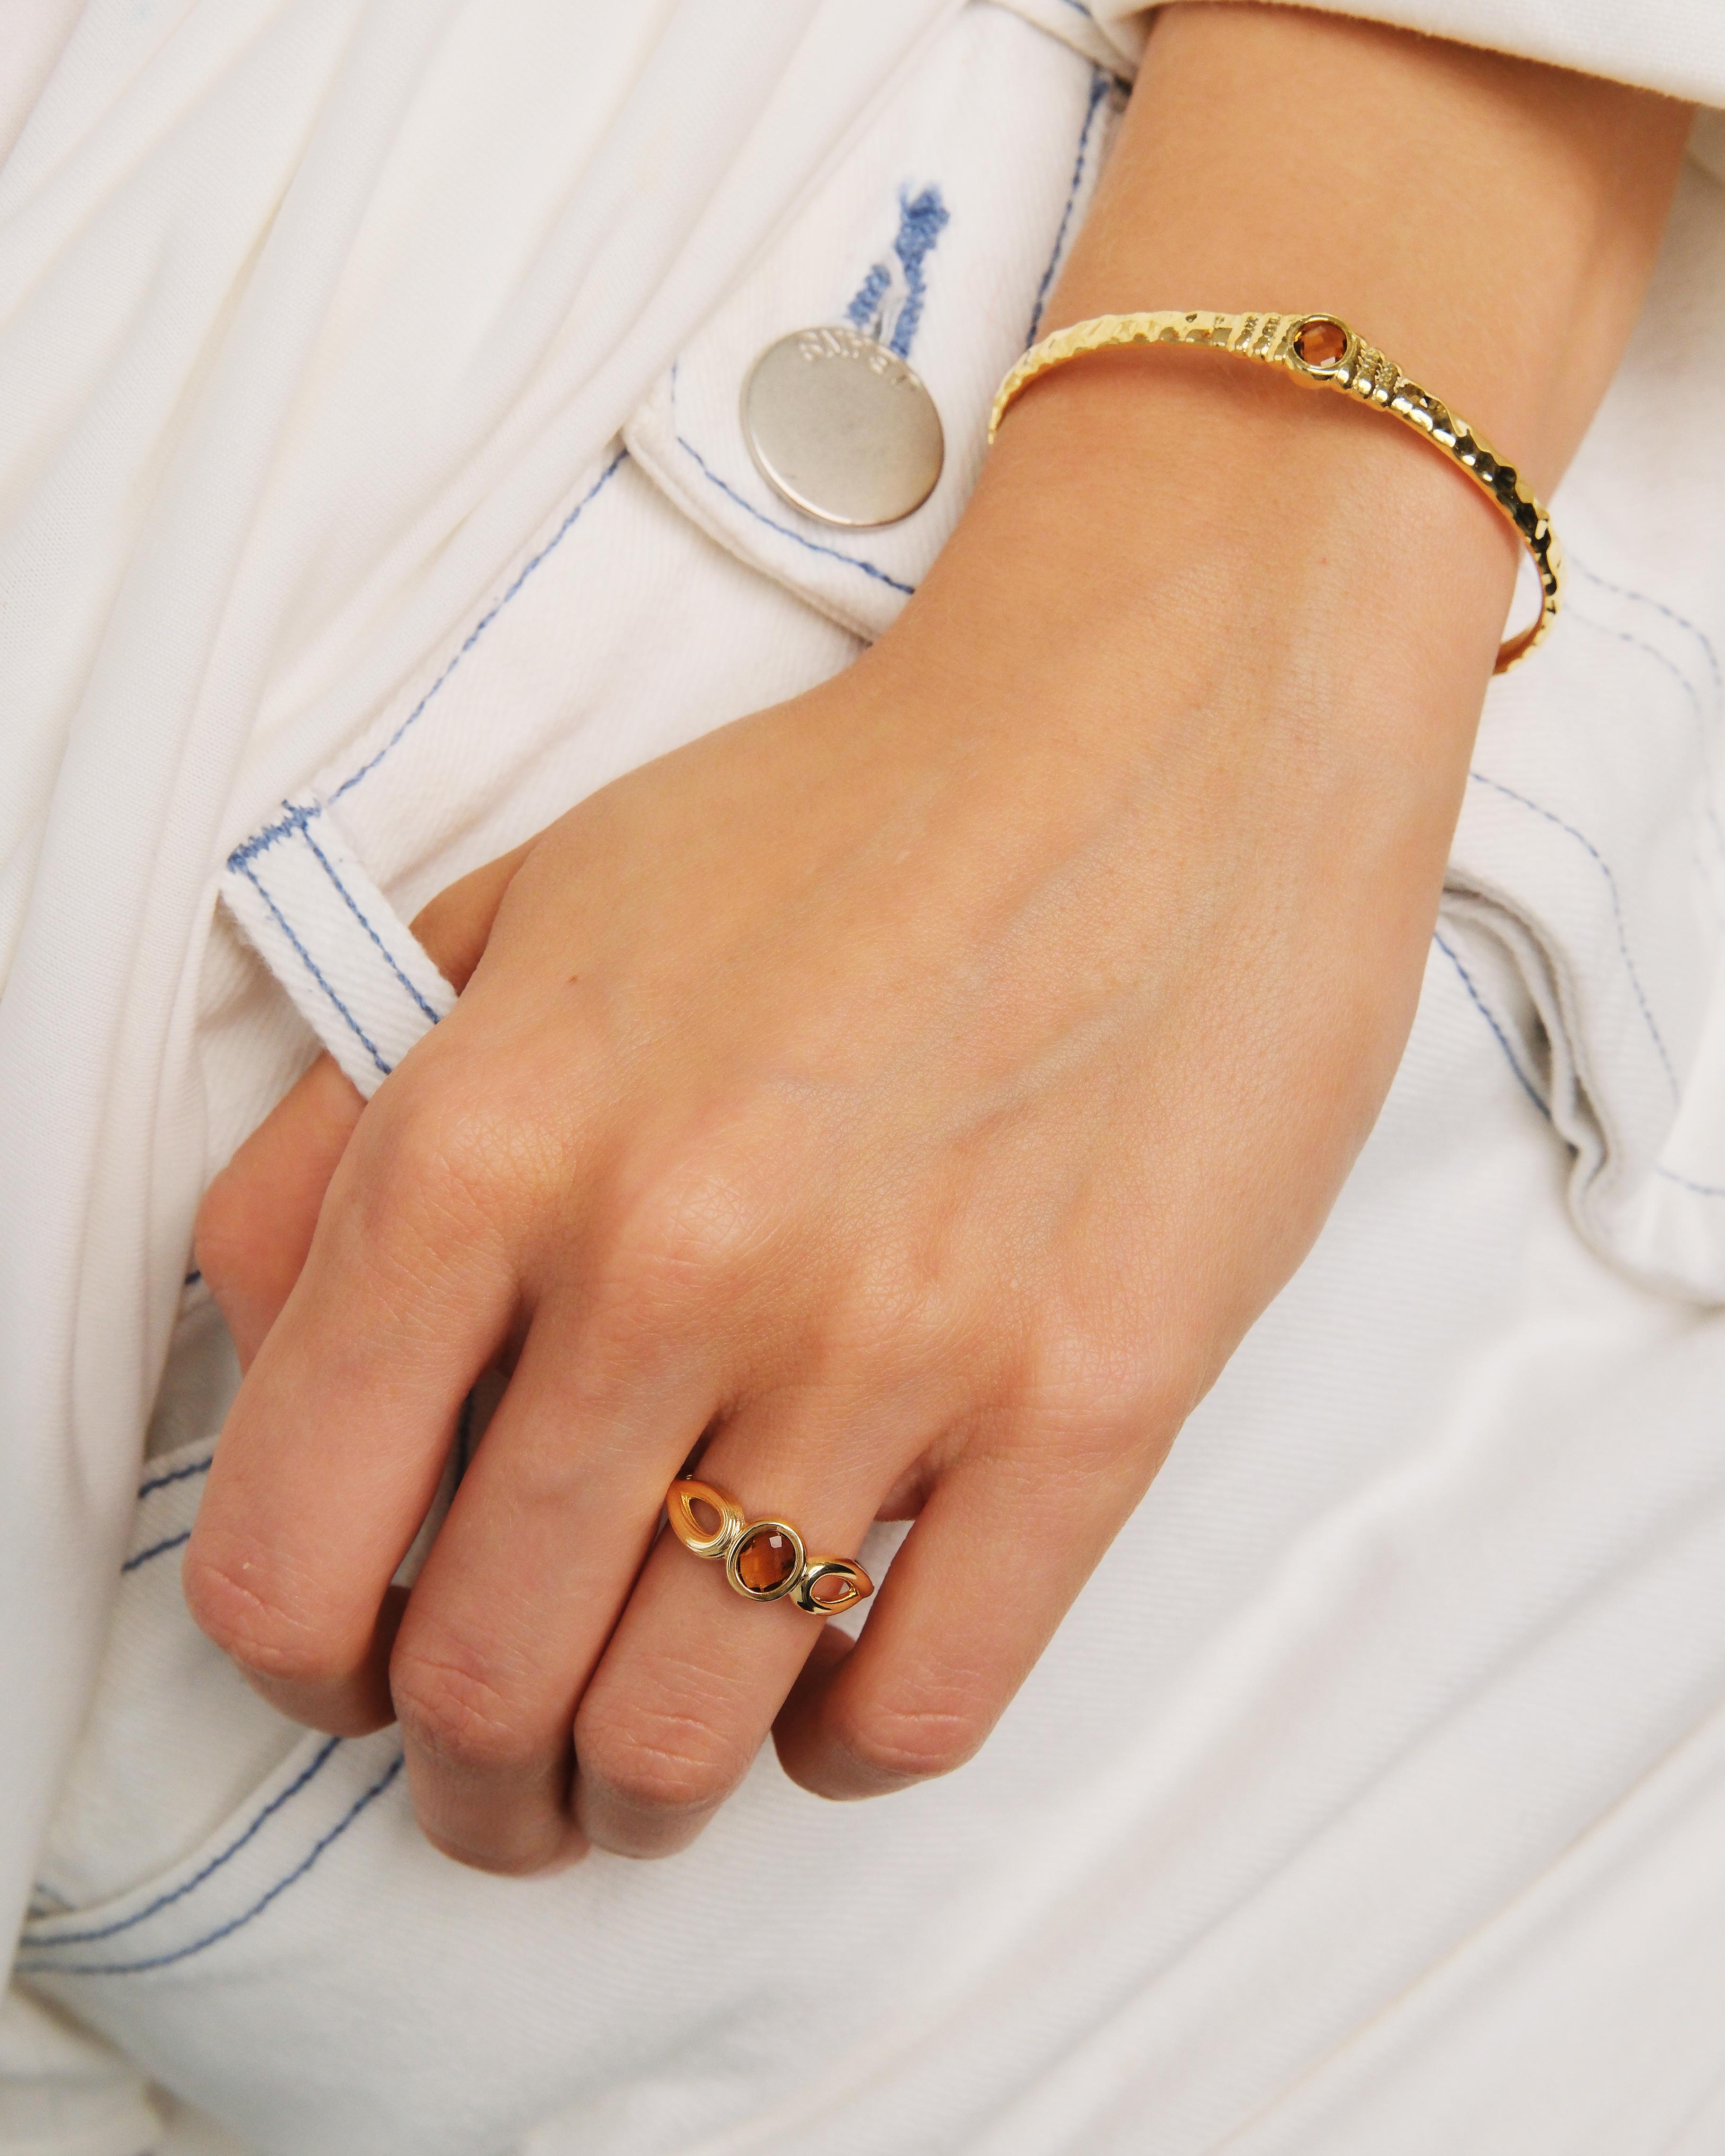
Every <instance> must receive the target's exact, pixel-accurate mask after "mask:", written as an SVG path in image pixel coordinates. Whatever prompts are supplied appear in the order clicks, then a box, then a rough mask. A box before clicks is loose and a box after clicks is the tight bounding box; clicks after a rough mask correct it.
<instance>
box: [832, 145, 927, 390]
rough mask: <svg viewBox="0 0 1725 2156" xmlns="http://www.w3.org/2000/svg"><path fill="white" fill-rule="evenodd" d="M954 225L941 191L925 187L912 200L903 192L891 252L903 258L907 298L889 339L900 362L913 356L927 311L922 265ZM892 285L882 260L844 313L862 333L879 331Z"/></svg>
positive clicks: (874, 333)
mask: <svg viewBox="0 0 1725 2156" xmlns="http://www.w3.org/2000/svg"><path fill="white" fill-rule="evenodd" d="M951 222H952V212H951V211H950V210H948V208H947V205H946V203H944V202H943V201H942V199H941V191H940V189H939V188H938V187H924V189H923V190H922V193H921V194H920V195H918V196H916V198H915V199H914V200H912V198H911V191H910V189H909V187H901V188H900V189H899V191H898V232H897V234H896V237H895V238H894V239H893V243H892V251H893V253H894V254H896V256H897V257H898V260H899V266H900V268H901V269H902V270H903V271H904V276H905V297H904V302H903V305H901V307H900V309H899V311H898V319H897V321H896V322H895V323H894V324H893V328H892V335H891V337H890V338H889V339H888V340H887V346H888V349H889V350H890V351H891V352H896V353H897V355H898V357H900V358H901V359H908V358H909V357H910V356H911V339H912V338H913V337H914V336H916V327H917V325H918V323H920V322H921V321H922V310H923V307H924V305H926V304H927V299H928V280H927V276H926V275H925V274H924V271H923V267H922V265H923V264H924V263H925V262H926V261H927V259H928V257H929V255H930V254H932V252H933V250H934V247H935V244H936V243H937V240H938V239H940V236H941V234H942V232H944V231H945V229H946V228H947V225H948V224H950V223H951ZM891 284H892V272H891V269H890V268H889V267H888V266H887V264H886V263H884V262H877V263H876V264H875V266H874V268H873V269H870V272H869V274H868V275H867V276H866V277H865V278H864V280H863V281H862V283H861V284H860V285H859V286H858V288H857V291H856V295H855V298H854V299H853V300H851V302H850V305H849V306H848V307H847V308H846V309H845V316H846V319H847V320H848V321H850V322H851V323H852V324H853V325H854V326H855V327H856V328H857V329H860V330H862V331H865V332H866V333H867V334H868V335H870V336H877V335H878V334H879V331H880V321H879V310H880V302H881V300H884V299H885V298H886V294H887V291H888V290H889V289H890V288H891Z"/></svg>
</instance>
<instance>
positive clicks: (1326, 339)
mask: <svg viewBox="0 0 1725 2156" xmlns="http://www.w3.org/2000/svg"><path fill="white" fill-rule="evenodd" d="M1347 349H1348V332H1347V331H1346V330H1344V329H1343V326H1342V325H1341V323H1340V322H1331V321H1322V320H1319V321H1312V322H1307V325H1306V326H1305V328H1304V329H1303V330H1301V332H1300V334H1299V335H1298V336H1296V338H1295V339H1294V350H1295V351H1296V352H1297V353H1298V354H1299V355H1300V357H1301V359H1303V360H1304V361H1305V362H1306V364H1307V366H1308V367H1333V366H1334V365H1335V363H1336V362H1337V360H1338V359H1340V358H1341V357H1342V355H1343V352H1346V351H1347Z"/></svg>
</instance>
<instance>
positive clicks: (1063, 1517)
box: [773, 1435, 1167, 1798]
mask: <svg viewBox="0 0 1725 2156" xmlns="http://www.w3.org/2000/svg"><path fill="white" fill-rule="evenodd" d="M1166 1449H1167V1448H1166V1444H1165V1442H1162V1441H1159V1440H1158V1441H1157V1442H1156V1443H1154V1444H1153V1445H1146V1444H1145V1442H1144V1441H1143V1440H1142V1435H1138V1436H1137V1437H1136V1438H1135V1439H1134V1440H1127V1441H1124V1442H1122V1444H1121V1445H1118V1446H1104V1447H1103V1448H1101V1450H1102V1453H1103V1455H1104V1457H1103V1461H1102V1463H1101V1465H1099V1466H1097V1467H1096V1471H1093V1472H1086V1471H1084V1470H1083V1467H1082V1465H1080V1466H1078V1468H1077V1469H1076V1471H1075V1469H1074V1468H1073V1466H1071V1465H1070V1463H1069V1464H1067V1465H1065V1466H1062V1467H1061V1469H1060V1471H1058V1472H1055V1471H1050V1466H1049V1464H1048V1462H1047V1460H1046V1458H1045V1456H1044V1455H1042V1454H1041V1453H1040V1452H1039V1451H1037V1450H1031V1449H1027V1448H1023V1447H1014V1448H1010V1449H1008V1450H1004V1452H997V1453H983V1452H970V1453H967V1454H966V1455H964V1456H963V1458H962V1459H961V1460H959V1461H958V1462H957V1464H956V1465H955V1466H953V1467H952V1469H950V1470H949V1471H948V1472H947V1474H946V1476H944V1477H943V1478H942V1481H941V1482H940V1483H939V1485H938V1486H937V1488H936V1490H935V1491H934V1492H933V1494H932V1496H931V1497H930V1498H929V1500H928V1501H927V1504H926V1505H925V1506H924V1507H923V1509H922V1512H921V1514H920V1515H919V1517H918V1518H917V1521H916V1525H915V1526H914V1527H912V1528H911V1532H910V1534H909V1535H908V1536H907V1537H906V1540H905V1543H904V1544H903V1546H902V1548H901V1549H900V1551H899V1553H898V1555H897V1556H896V1558H894V1560H893V1565H892V1569H891V1572H890V1573H888V1575H887V1578H886V1583H885V1584H884V1585H883V1587H882V1588H881V1589H880V1594H879V1596H878V1598H877V1599H876V1600H875V1603H874V1604H872V1605H871V1607H870V1614H869V1620H868V1623H867V1624H866V1625H865V1627H864V1629H863V1632H862V1635H861V1638H860V1640H859V1641H858V1642H857V1645H856V1647H855V1650H854V1651H852V1652H851V1653H850V1654H847V1655H843V1656H842V1657H841V1658H839V1659H837V1660H835V1661H834V1664H833V1665H832V1666H831V1667H830V1668H829V1669H828V1670H825V1671H822V1672H821V1673H820V1675H819V1676H815V1677H812V1678H811V1680H810V1681H809V1683H808V1684H806V1685H804V1686H801V1687H799V1688H798V1692H797V1693H796V1695H795V1696H794V1697H793V1698H792V1699H791V1700H790V1701H789V1702H788V1704H787V1707H786V1710H785V1712H784V1713H783V1715H782V1716H781V1717H779V1719H778V1722H777V1724H776V1725H775V1727H774V1730H773V1740H774V1743H775V1745H776V1747H777V1749H778V1758H779V1763H780V1764H781V1765H782V1766H783V1768H784V1770H785V1772H786V1773H787V1774H788V1775H789V1776H790V1778H791V1779H792V1780H793V1781H794V1782H797V1783H799V1784H801V1785H802V1787H803V1788H804V1789H809V1790H811V1791H813V1792H814V1794H816V1795H817V1796H824V1797H832V1798H855V1797H870V1796H879V1795H883V1794H886V1793H888V1792H890V1791H891V1790H895V1789H906V1788H908V1787H910V1786H911V1785H912V1784H916V1783H918V1782H922V1781H927V1780H928V1779H931V1778H932V1777H933V1776H935V1775H938V1774H950V1773H952V1771H953V1769H954V1768H958V1767H961V1766H963V1764H964V1763H965V1762H966V1761H967V1760H968V1759H969V1758H972V1757H973V1755H974V1754H975V1753H976V1752H977V1751H978V1748H980V1747H981V1745H982V1743H983V1740H984V1739H985V1738H987V1736H988V1732H989V1731H990V1730H991V1729H993V1727H994V1724H995V1722H997V1721H998V1720H999V1717H1000V1715H1001V1713H1002V1712H1003V1711H1004V1708H1005V1707H1007V1705H1008V1703H1009V1702H1010V1701H1011V1699H1012V1697H1013V1696H1014V1693H1016V1691H1018V1689H1019V1686H1020V1685H1022V1684H1023V1682H1024V1679H1025V1678H1026V1677H1027V1676H1029V1673H1030V1671H1031V1670H1032V1668H1033V1667H1034V1665H1035V1663H1036V1661H1037V1658H1038V1657H1039V1656H1040V1654H1041V1653H1042V1650H1043V1649H1044V1648H1045V1646H1046V1645H1048V1642H1049V1640H1050V1639H1051V1638H1052V1637H1053V1635H1054V1632H1055V1627H1056V1626H1057V1625H1059V1624H1060V1620H1061V1619H1062V1618H1063V1617H1064V1616H1065V1614H1066V1611H1067V1609H1069V1608H1070V1605H1071V1603H1072V1600H1073V1598H1074V1597H1075V1596H1076V1594H1077V1593H1078V1591H1079V1589H1081V1587H1082V1586H1083V1584H1084V1583H1085V1581H1086V1579H1087V1578H1089V1576H1090V1574H1091V1571H1092V1570H1093V1569H1094V1568H1095V1566H1096V1563H1097V1561H1098V1560H1099V1559H1100V1558H1101V1555H1102V1553H1104V1551H1105V1550H1106V1548H1107V1547H1108V1545H1109V1543H1111V1541H1112V1540H1113V1538H1114V1537H1115V1535H1116V1534H1117V1533H1118V1532H1119V1530H1120V1528H1121V1527H1122V1524H1123V1522H1125V1520H1126V1518H1127V1516H1128V1514H1129V1513H1130V1512H1131V1511H1132V1507H1133V1506H1134V1505H1135V1504H1136V1503H1137V1500H1138V1498H1139V1497H1140V1496H1142V1492H1143V1491H1144V1490H1145V1489H1146V1488H1147V1486H1148V1484H1149V1481H1150V1479H1151V1476H1152V1474H1153V1471H1154V1469H1155V1466H1158V1465H1159V1464H1160V1460H1161V1458H1162V1456H1163V1453H1164V1452H1165V1451H1166ZM1094 1456H1095V1455H1091V1457H1092V1458H1094Z"/></svg>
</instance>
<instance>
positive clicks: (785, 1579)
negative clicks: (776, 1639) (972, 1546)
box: [665, 1476, 875, 1617]
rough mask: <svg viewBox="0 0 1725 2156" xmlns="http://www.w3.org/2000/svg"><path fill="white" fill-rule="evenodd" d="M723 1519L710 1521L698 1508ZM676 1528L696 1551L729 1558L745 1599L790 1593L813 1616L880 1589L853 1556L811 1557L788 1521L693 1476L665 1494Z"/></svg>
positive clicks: (729, 1574)
mask: <svg viewBox="0 0 1725 2156" xmlns="http://www.w3.org/2000/svg"><path fill="white" fill-rule="evenodd" d="M697 1505H704V1506H705V1507H706V1509H707V1510H708V1512H711V1513H712V1514H713V1516H714V1517H715V1518H716V1521H717V1522H718V1524H717V1526H716V1527H706V1526H704V1525H703V1524H702V1523H701V1520H700V1519H699V1517H697V1516H696V1511H695V1507H696V1506H697ZM665 1517H666V1519H667V1520H669V1522H670V1531H671V1532H672V1533H673V1534H674V1535H675V1537H676V1538H677V1540H678V1541H679V1542H680V1543H681V1544H682V1545H683V1547H684V1548H685V1550H687V1551H688V1552H689V1553H691V1556H694V1557H701V1558H715V1559H716V1560H718V1561H720V1562H721V1563H723V1565H724V1567H725V1577H726V1579H728V1580H729V1581H730V1583H731V1584H732V1587H733V1588H734V1589H736V1590H737V1593H738V1594H740V1595H742V1598H743V1599H744V1601H745V1602H778V1601H780V1600H782V1599H783V1597H784V1596H786V1595H788V1596H789V1597H790V1599H792V1601H793V1602H794V1603H795V1604H796V1605H797V1607H798V1609H806V1610H807V1611H808V1612H809V1615H810V1616H811V1617H836V1616H837V1615H838V1614H839V1612H840V1610H843V1609H855V1607H856V1605H857V1604H858V1603H859V1602H862V1601H865V1600H866V1599H867V1598H868V1597H869V1596H870V1595H871V1594H873V1593H874V1591H875V1583H874V1581H873V1580H872V1579H870V1578H869V1575H868V1574H867V1573H865V1571H864V1570H863V1568H862V1567H861V1566H860V1564H855V1563H852V1562H851V1560H850V1558H848V1557H810V1556H809V1552H808V1550H807V1549H806V1548H805V1547H804V1546H803V1537H801V1535H799V1534H798V1532H797V1530H796V1529H795V1528H794V1527H793V1526H792V1525H791V1524H790V1522H789V1521H788V1520H751V1519H747V1518H745V1517H744V1516H743V1510H742V1506H741V1505H739V1504H738V1503H737V1500H736V1499H735V1498H734V1497H727V1496H726V1495H725V1492H724V1491H722V1490H716V1489H714V1487H713V1486H712V1484H711V1482H697V1481H694V1480H693V1479H692V1478H691V1477H690V1476H683V1477H682V1478H681V1479H680V1481H675V1482H673V1483H672V1485H671V1486H670V1489H669V1490H668V1491H666V1492H665Z"/></svg>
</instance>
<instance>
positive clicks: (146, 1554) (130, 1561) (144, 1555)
mask: <svg viewBox="0 0 1725 2156" xmlns="http://www.w3.org/2000/svg"><path fill="white" fill-rule="evenodd" d="M191 1539H192V1530H191V1528H190V1527H187V1528H186V1529H185V1530H184V1531H183V1532H182V1533H180V1534H177V1535H170V1536H169V1537H167V1541H166V1542H160V1543H151V1545H150V1547H149V1548H148V1549H141V1550H140V1551H139V1552H138V1553H137V1555H136V1557H129V1558H127V1559H126V1563H124V1564H123V1565H121V1568H120V1569H121V1572H122V1573H127V1572H136V1570H137V1568H138V1567H139V1566H140V1565H141V1564H148V1563H149V1562H150V1560H151V1558H152V1557H166V1556H167V1553H168V1552H169V1551H170V1550H177V1549H178V1548H179V1547H180V1545H181V1544H182V1543H189V1542H190V1541H191Z"/></svg>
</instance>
